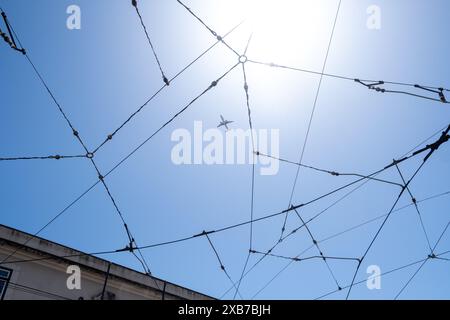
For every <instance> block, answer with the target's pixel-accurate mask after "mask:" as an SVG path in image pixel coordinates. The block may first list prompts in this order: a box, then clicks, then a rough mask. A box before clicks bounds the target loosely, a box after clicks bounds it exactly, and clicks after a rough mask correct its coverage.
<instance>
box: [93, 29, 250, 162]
mask: <svg viewBox="0 0 450 320" xmlns="http://www.w3.org/2000/svg"><path fill="white" fill-rule="evenodd" d="M243 22H244V21H241V22H240V23H238V24H237V25H235V26H234V27H233V28H232V29H231V30H230V31H228V32H227V33H226V34H225V35H224V36H223V38H225V37H227V36H228V35H230V34H231V33H233V32H234V31H235V30H236V29H237V28H239V27H240V26H241V25H242V24H243ZM218 43H220V41H219V40H217V41H216V42H215V43H213V44H212V45H211V46H209V47H208V48H207V49H206V50H204V51H203V52H202V53H201V54H200V55H198V56H197V57H196V58H195V59H194V60H192V61H191V62H190V63H189V64H188V65H186V66H185V67H184V68H183V69H181V70H180V71H179V72H178V73H177V74H176V75H175V76H173V77H172V78H171V79H170V80H169V82H170V83H172V82H173V81H174V80H175V79H177V78H178V77H179V76H181V75H182V74H183V73H184V72H185V71H186V70H188V69H189V68H190V67H191V66H192V65H194V64H195V63H196V62H197V61H199V60H200V59H201V58H202V57H203V56H204V55H206V54H207V53H208V52H209V51H211V50H212V49H213V48H214V47H215V46H217V44H218ZM166 87H167V86H166V85H164V86H162V87H161V88H159V89H158V90H157V91H156V92H155V93H154V94H153V95H152V96H151V97H150V98H148V99H147V101H145V102H144V103H143V104H142V105H141V106H140V107H139V108H138V109H137V110H136V111H134V112H133V113H132V114H131V115H130V116H129V117H128V118H127V119H126V120H125V121H124V122H123V123H122V124H121V125H120V126H118V127H117V128H116V129H115V130H114V131H113V132H112V133H111V134H108V136H107V137H106V138H105V140H104V141H103V142H102V143H101V144H100V145H98V146H97V147H96V148H95V149H94V151H93V153H97V152H98V151H99V150H100V149H101V148H102V147H103V146H104V145H105V144H107V143H108V142H110V141H111V140H112V139H113V138H114V136H116V134H117V133H118V132H119V131H121V130H122V129H123V128H124V127H125V126H126V125H127V124H128V123H129V122H130V121H131V120H132V119H133V118H134V117H135V116H136V115H137V114H139V113H140V112H141V111H142V110H143V109H144V108H145V107H146V106H147V105H148V104H149V103H150V102H151V101H152V100H153V99H154V98H156V97H157V96H158V95H159V94H160V93H161V92H162V91H163V90H164V89H165V88H166Z"/></svg>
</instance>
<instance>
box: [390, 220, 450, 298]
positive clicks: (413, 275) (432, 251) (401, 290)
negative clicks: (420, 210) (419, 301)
mask: <svg viewBox="0 0 450 320" xmlns="http://www.w3.org/2000/svg"><path fill="white" fill-rule="evenodd" d="M449 224H450V221H449V222H448V223H447V226H446V227H445V228H444V231H442V233H441V236H440V237H439V239H438V240H437V241H436V243H435V245H434V247H433V249H431V253H430V254H429V255H428V259H427V260H425V261H424V262H423V263H422V264H421V265H420V266H419V268H417V270H416V271H415V272H414V273H413V274H412V276H411V277H410V278H409V279H408V281H407V282H406V283H405V285H404V286H403V287H402V288H401V289H400V291H399V293H397V295H396V296H395V298H394V300H397V299H398V297H399V296H400V295H401V294H402V293H403V291H404V290H405V289H406V288H407V287H408V286H409V284H410V283H411V282H412V281H413V280H414V278H415V277H416V275H417V274H418V273H419V272H420V270H421V269H422V268H423V267H424V266H425V264H426V263H427V262H428V261H429V260H430V259H435V258H437V256H436V255H435V254H434V250H435V249H436V247H437V246H438V244H439V242H440V241H441V239H442V237H443V236H444V234H445V232H446V231H447V228H448V226H449Z"/></svg>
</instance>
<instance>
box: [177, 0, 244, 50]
mask: <svg viewBox="0 0 450 320" xmlns="http://www.w3.org/2000/svg"><path fill="white" fill-rule="evenodd" d="M177 2H178V3H179V4H181V5H182V6H183V7H184V8H185V9H186V10H187V11H188V12H189V13H190V14H191V15H192V16H193V17H194V18H195V19H197V20H198V21H199V22H200V23H201V24H202V25H203V26H204V27H205V28H206V29H208V31H209V32H210V33H211V34H212V35H213V36H214V37H216V39H217V40H219V41H220V42H222V43H223V44H224V45H225V46H226V47H227V48H228V49H230V50H231V51H232V52H233V53H234V54H235V55H237V56H238V57H239V56H240V55H239V53H238V52H237V51H236V50H234V49H233V48H232V47H231V46H230V45H229V44H228V43H226V42H225V40H223V37H222V36H220V35H219V34H218V33H217V32H216V31H214V30H213V29H211V28H210V27H209V26H208V25H207V24H206V23H205V22H204V21H203V20H202V19H200V17H199V16H198V15H196V14H195V13H194V12H193V11H192V10H191V9H190V8H189V7H188V6H186V5H185V4H184V3H183V2H181V1H180V0H177Z"/></svg>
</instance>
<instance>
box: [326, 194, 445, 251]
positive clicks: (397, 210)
mask: <svg viewBox="0 0 450 320" xmlns="http://www.w3.org/2000/svg"><path fill="white" fill-rule="evenodd" d="M447 195H450V191H447V192H443V193H440V194H437V195H434V196H430V197H428V198H425V199H422V200H417V201H416V203H417V204H420V203H423V202H427V201H430V200H434V199H437V198H440V197H443V196H447ZM413 205H414V204H413V203H410V204H407V205H404V206H403V207H400V208H397V209H395V210H394V211H392V214H394V213H397V212H400V211H402V210H405V209H407V208H409V207H411V206H413ZM386 216H387V214H382V215H379V216H377V217H375V218H372V219H370V220H367V221H364V222H362V223H359V224H357V225H355V226H353V227H350V228H347V229H345V230H343V231H340V232H338V233H335V234H333V235H330V236H328V237H326V238H323V239H321V240H318V242H319V243H322V242H326V241H329V240H331V239H334V238H336V237H338V236H341V235H343V234H346V233H348V232H351V231H353V230H356V229H359V228H361V227H363V226H366V225H368V224H371V223H373V222H375V221H378V220H380V219H382V218H384V217H386Z"/></svg>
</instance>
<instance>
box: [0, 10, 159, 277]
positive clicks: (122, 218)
mask: <svg viewBox="0 0 450 320" xmlns="http://www.w3.org/2000/svg"><path fill="white" fill-rule="evenodd" d="M2 12H3V11H2ZM10 27H11V30H12V32H13V33H14V35H15V37H16V39H17V41H18V42H19V44H20V46H21V47H23V46H22V44H21V43H20V40H19V37H18V36H17V34H16V33H15V32H14V29H13V27H12V25H10ZM24 55H25V57H26V59H27V60H28V62H29V63H30V65H31V66H32V68H33V70H34V71H35V73H36V75H37V76H38V78H39V79H40V81H41V83H42V85H43V86H44V87H45V89H46V90H47V92H48V94H49V95H50V97H51V98H52V100H53V102H54V103H55V105H56V106H57V108H58V111H59V113H60V114H61V115H62V116H63V118H64V119H65V121H66V123H67V125H68V126H69V127H70V129H71V130H72V133H73V135H74V136H75V138H76V140H77V141H78V142H79V143H80V144H81V146H82V147H83V149H84V150H85V152H86V157H87V158H88V159H89V160H90V161H91V163H92V165H93V167H94V168H95V170H96V172H97V174H98V177H99V180H100V181H101V183H102V184H103V186H104V188H105V190H106V192H107V193H108V196H109V198H110V199H111V201H112V203H113V205H114V208H115V210H116V212H117V214H118V215H119V217H120V219H121V220H122V222H123V225H124V228H125V230H126V232H127V235H128V239H129V241H130V247H133V243H135V241H134V237H132V236H131V233H130V230H129V228H128V226H127V224H126V222H125V219H124V217H123V214H122V212H121V210H120V209H119V207H118V206H117V203H116V200H115V199H114V197H113V196H112V194H111V192H110V189H109V187H108V186H107V184H106V183H105V181H104V179H103V175H102V174H101V173H100V170H99V168H98V167H97V165H96V163H95V161H94V159H93V158H94V154H93V153H92V152H90V151H89V150H88V148H87V146H86V144H85V143H84V141H83V139H82V138H81V136H80V134H79V132H78V131H77V130H76V129H75V127H74V125H73V124H72V122H71V121H70V120H69V118H68V116H67V114H66V113H65V111H64V110H63V108H62V106H61V104H60V103H59V102H58V100H57V99H56V97H55V95H54V94H53V92H52V91H51V90H50V87H49V86H48V84H47V82H46V81H45V80H44V78H43V76H42V75H41V73H40V72H39V71H38V69H37V67H36V65H35V64H34V63H33V62H32V60H31V58H30V57H29V54H28V53H25V54H24ZM29 240H30V239H29ZM29 240H28V241H29ZM136 246H137V245H136ZM138 252H139V254H140V255H141V258H142V260H143V261H144V264H145V265H146V267H147V268H146V269H145V272H147V273H149V272H150V268H149V267H148V264H147V262H145V258H144V257H143V255H142V253H141V252H140V250H138ZM9 257H10V256H8V257H7V258H6V259H5V260H7V259H8V258H9ZM5 260H3V261H2V262H4V261H5Z"/></svg>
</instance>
